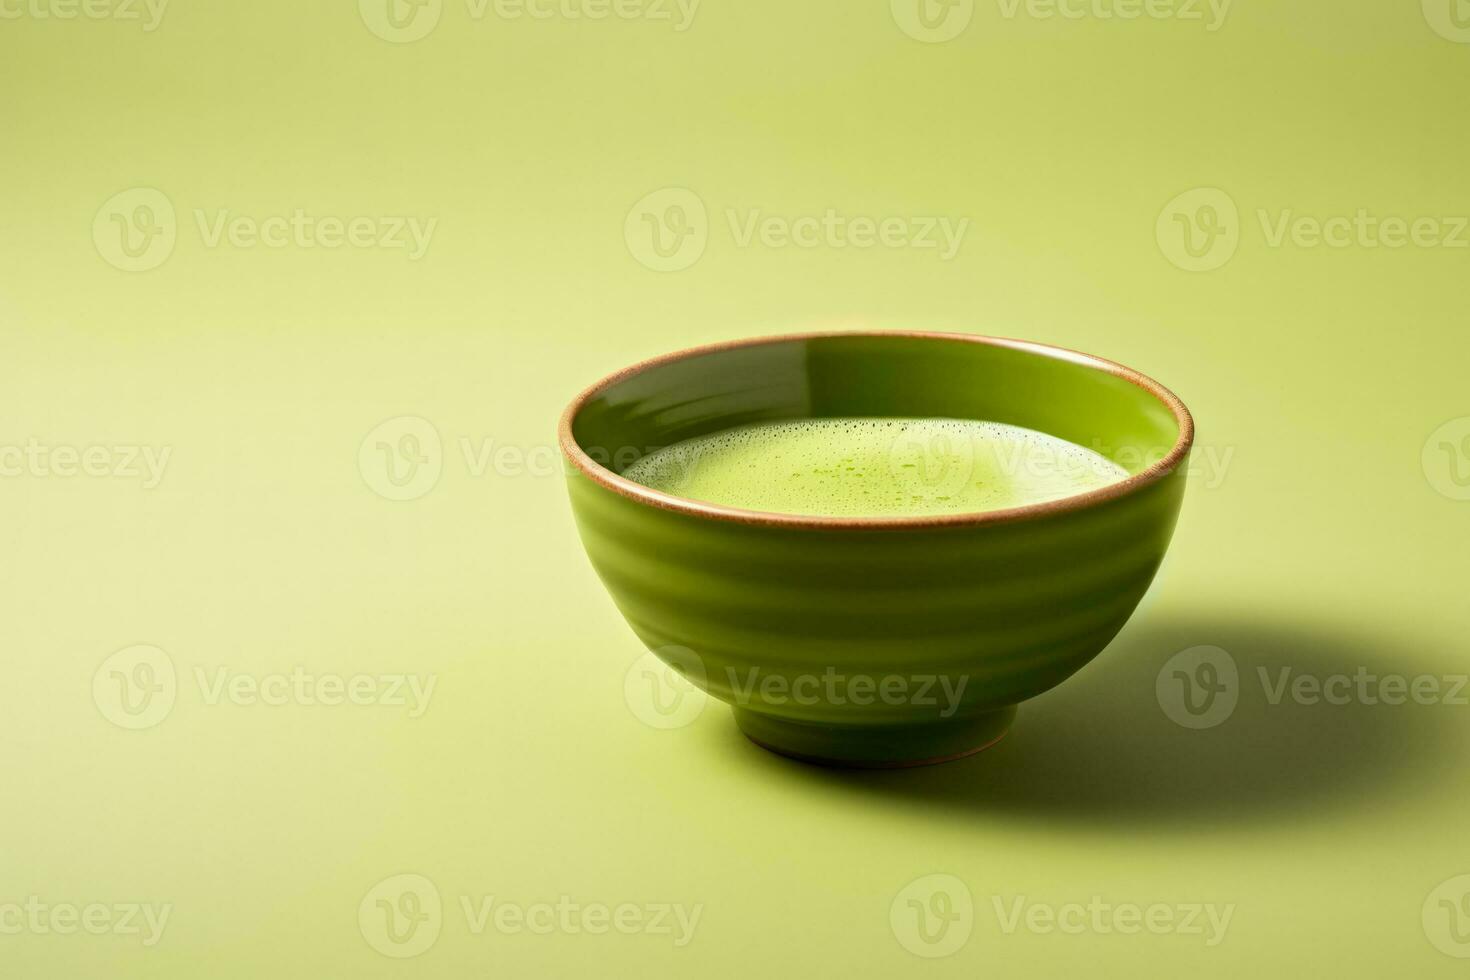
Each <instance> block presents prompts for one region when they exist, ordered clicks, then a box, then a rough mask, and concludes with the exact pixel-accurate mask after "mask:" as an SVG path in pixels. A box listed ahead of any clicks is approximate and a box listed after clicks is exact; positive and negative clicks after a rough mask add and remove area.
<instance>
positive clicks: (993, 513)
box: [557, 330, 1194, 531]
mask: <svg viewBox="0 0 1470 980" xmlns="http://www.w3.org/2000/svg"><path fill="white" fill-rule="evenodd" d="M836 337H909V338H916V339H923V340H944V341H951V342H954V343H969V344H989V345H990V346H992V347H1008V348H1010V349H1012V350H1019V351H1026V352H1027V353H1031V354H1037V355H1039V356H1042V357H1050V358H1054V359H1056V360H1062V361H1070V362H1071V363H1073V364H1079V365H1082V366H1083V367H1089V368H1093V369H1094V370H1097V371H1103V372H1106V373H1107V374H1111V375H1114V376H1115V377H1119V378H1122V379H1124V380H1125V381H1129V382H1131V383H1133V384H1135V385H1137V386H1138V387H1140V388H1142V389H1143V390H1144V391H1147V392H1148V393H1149V394H1151V395H1153V396H1154V397H1155V398H1157V399H1158V400H1159V401H1160V402H1162V403H1163V404H1164V406H1165V407H1167V408H1168V409H1169V411H1170V412H1172V413H1173V415H1174V421H1175V422H1177V423H1178V424H1179V438H1178V440H1177V441H1176V442H1175V443H1174V446H1173V448H1172V449H1170V450H1169V452H1168V454H1167V455H1165V456H1164V458H1162V459H1160V460H1159V461H1158V462H1156V463H1154V464H1152V465H1151V466H1149V467H1148V468H1147V469H1144V470H1142V471H1140V472H1138V473H1135V474H1134V475H1132V476H1130V477H1128V478H1127V479H1126V480H1119V481H1118V482H1117V483H1110V484H1108V485H1107V486H1105V487H1100V488H1098V489H1096V490H1089V491H1087V492H1086V493H1079V494H1074V495H1073V496H1070V497H1062V498H1060V499H1058V500H1050V501H1047V502H1046V503H1041V504H1026V505H1025V506H1022V507H1008V508H1004V509H1001V510H988V511H977V512H975V513H969V514H939V515H922V516H917V517H821V516H807V515H804V514H774V513H770V512H768V511H760V510H746V509H744V508H741V507H726V506H724V505H723V504H712V503H705V502H703V501H699V500H691V499H689V498H687V497H676V496H674V495H673V494H668V493H663V492H661V491H659V490H654V489H652V488H650V487H645V486H643V485H642V484H640V483H634V482H633V481H632V480H629V479H627V478H625V477H622V476H619V475H618V474H616V473H614V472H613V471H612V470H610V469H608V468H607V467H605V466H603V465H602V464H601V463H598V462H597V461H596V460H594V459H593V458H592V457H590V456H588V455H587V453H586V452H584V451H583V450H582V447H581V446H579V445H578V444H577V441H576V439H575V438H573V436H572V420H573V419H575V418H576V417H577V415H578V413H579V412H581V410H582V407H583V406H584V405H586V404H587V402H588V401H590V400H591V399H593V398H594V397H596V396H597V395H599V394H601V393H602V392H603V391H605V390H607V389H608V388H610V387H612V386H613V385H615V384H618V383H619V382H622V381H626V380H627V379H628V378H631V377H633V376H634V375H637V374H642V373H643V372H644V371H647V370H649V369H650V368H655V367H659V366H661V365H664V364H669V363H672V362H674V361H682V360H685V359H687V358H691V357H699V356H701V355H704V354H717V353H719V352H721V351H727V350H735V349H738V348H741V347H757V346H762V345H765V344H784V343H790V342H793V341H801V340H818V339H825V338H836ZM557 434H558V439H559V441H560V443H561V450H562V453H564V454H565V455H566V457H567V459H568V460H570V461H571V463H572V465H574V466H576V467H577V469H578V470H580V471H581V472H582V474H583V475H584V476H586V477H587V478H588V479H590V480H592V481H593V482H594V483H598V484H600V485H602V486H604V487H606V488H607V489H609V490H611V491H613V492H614V493H617V494H621V495H622V496H624V497H627V498H629V499H630V500H636V501H638V502H639V503H643V504H648V505H649V506H651V507H659V508H662V509H663V510H672V511H675V512H677V513H681V514H687V515H689V516H690V517H701V518H705V519H708V520H716V521H731V522H733V523H737V524H754V525H761V526H767V527H788V528H811V529H814V530H836V531H846V530H912V529H915V528H941V527H973V526H978V525H982V524H1008V523H1013V522H1015V521H1024V520H1029V519H1032V518H1040V517H1049V516H1053V515H1056V514H1065V513H1069V512H1071V511H1075V510H1082V509H1084V508H1087V507H1093V506H1096V505H1098V504H1101V503H1105V502H1107V501H1109V500H1115V499H1117V498H1119V497H1123V496H1127V495H1128V494H1130V493H1135V492H1137V491H1139V490H1142V489H1143V488H1144V487H1147V486H1150V485H1151V484H1153V483H1156V482H1158V481H1159V480H1161V479H1163V477H1164V476H1166V475H1167V474H1168V473H1170V472H1172V471H1173V469H1174V467H1175V466H1177V465H1178V464H1179V461H1180V460H1182V459H1183V458H1184V454H1185V453H1187V452H1189V447H1190V446H1191V445H1192V444H1193V443H1194V419H1193V418H1192V417H1191V416H1190V414H1189V409H1187V408H1185V407H1184V403H1183V402H1182V401H1180V400H1179V398H1178V396H1176V395H1175V394H1174V393H1173V392H1172V391H1170V390H1169V389H1168V388H1165V387H1164V386H1163V385H1161V384H1159V383H1158V382H1157V381H1155V380H1153V379H1152V378H1150V377H1148V376H1146V375H1143V374H1140V373H1139V372H1137V371H1135V370H1133V369H1132V368H1130V367H1124V366H1123V365H1122V364H1118V363H1116V362H1114V361H1109V360H1105V359H1104V358H1101V357H1094V356H1093V355H1091V354H1084V353H1082V352H1080V351H1074V350H1069V349H1067V348H1065V347H1053V346H1051V345H1049V344H1038V343H1034V342H1032V341H1029V340H1011V339H1008V338H1005V337H982V336H979V335H977V334H965V333H943V332H938V331H924V330H837V331H825V332H816V333H792V334H780V335H776V336H771V337H751V338H749V339H746V340H732V341H725V342H723V343H716V344H704V345H701V346H699V347H690V348H687V349H685V350H680V351H674V352H673V353H670V354H662V355H660V356H658V357H651V358H649V359H648V360H645V361H639V362H638V363H637V364H634V365H632V366H631V367H626V368H624V369H623V370H621V371H617V372H615V373H613V374H610V375H608V376H607V377H605V378H603V379H602V380H601V381H598V382H596V383H595V384H593V385H591V386H590V387H588V388H587V389H586V390H585V391H583V392H582V393H581V394H580V395H578V396H577V397H576V398H574V399H573V400H572V403H571V404H570V405H568V406H567V407H566V411H564V412H562V416H561V424H560V425H559V426H558V429H557Z"/></svg>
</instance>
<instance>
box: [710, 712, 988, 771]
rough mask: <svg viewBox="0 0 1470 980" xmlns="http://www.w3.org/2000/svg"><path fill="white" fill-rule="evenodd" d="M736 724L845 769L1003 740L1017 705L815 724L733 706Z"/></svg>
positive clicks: (966, 751) (768, 743)
mask: <svg viewBox="0 0 1470 980" xmlns="http://www.w3.org/2000/svg"><path fill="white" fill-rule="evenodd" d="M733 710H734V712H735V724H737V725H739V726H740V730H741V731H742V732H744V733H745V737H746V738H748V739H750V740H751V741H752V742H754V743H755V744H756V745H759V746H760V747H761V748H763V749H768V750H770V751H771V752H775V753H776V754H778V755H784V756H786V757H788V758H791V759H797V760H799V761H801V762H810V763H813V764H814V765H819V766H837V767H841V768H847V769H903V768H907V767H909V766H932V765H935V764H937V763H940V762H950V761H953V760H955V759H963V758H964V757H965V756H967V755H974V754H975V753H976V752H979V751H981V750H983V749H988V748H990V747H991V746H992V745H994V744H995V743H996V742H999V741H1000V740H1001V738H1002V737H1004V735H1005V733H1006V732H1007V731H1009V730H1010V727H1011V721H1012V719H1014V718H1015V717H1016V709H1015V706H1011V707H1008V708H1000V709H998V710H996V711H991V712H987V713H985V714H981V715H966V716H965V717H964V718H958V719H954V720H950V721H942V722H936V723H934V724H928V725H814V724H808V723H805V722H796V721H786V720H783V719H780V718H776V717H774V716H772V715H767V714H762V713H760V712H757V711H750V710H747V709H745V708H734V709H733Z"/></svg>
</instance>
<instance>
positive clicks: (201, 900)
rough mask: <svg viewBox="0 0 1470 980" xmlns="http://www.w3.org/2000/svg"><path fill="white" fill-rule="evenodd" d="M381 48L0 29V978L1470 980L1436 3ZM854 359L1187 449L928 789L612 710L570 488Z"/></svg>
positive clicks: (363, 16)
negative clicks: (1082, 400) (606, 420)
mask: <svg viewBox="0 0 1470 980" xmlns="http://www.w3.org/2000/svg"><path fill="white" fill-rule="evenodd" d="M389 3H390V0H362V3H360V4H355V3H353V2H349V0H337V2H333V3H291V2H286V0H257V2H254V3H249V4H226V3H224V2H222V0H173V2H171V3H167V4H162V3H161V2H160V0H154V2H153V4H152V5H149V4H146V3H144V0H0V82H3V85H4V90H5V93H6V95H5V98H4V100H3V105H0V142H3V146H4V149H5V153H4V157H3V160H4V162H3V173H4V181H3V185H0V269H3V274H0V364H3V368H4V371H3V375H4V385H3V387H4V393H3V405H4V411H3V413H0V470H3V477H0V505H3V507H4V512H5V514H6V515H7V517H6V520H5V521H4V522H3V523H0V543H3V547H4V553H5V557H6V560H5V562H4V566H3V571H0V596H3V598H0V603H3V611H4V617H3V618H4V623H5V642H4V644H3V648H0V649H3V654H0V655H3V667H4V671H3V677H4V683H3V684H0V772H3V773H4V779H5V791H4V794H3V799H4V803H3V805H0V974H3V975H4V976H5V977H7V978H17V980H21V978H25V980H31V978H36V980H61V978H73V977H109V978H145V977H146V978H185V977H190V978H192V977H204V976H207V977H218V978H236V977H242V978H243V977H277V978H286V977H291V978H295V977H301V978H321V977H352V978H374V977H402V978H441V977H442V978H451V977H452V978H462V977H470V976H485V977H497V976H507V977H537V976H546V977H554V976H580V975H585V976H618V977H676V976H678V977H683V976H710V977H734V976H742V977H786V976H846V977H875V978H876V977H894V976H936V977H939V976H952V977H1000V976H1035V977H1042V976H1066V975H1073V974H1077V973H1081V974H1085V975H1095V976H1117V977H1122V976H1135V975H1138V974H1140V973H1142V972H1145V971H1148V972H1150V973H1156V974H1158V975H1188V976H1197V977H1238V976H1240V975H1241V974H1242V973H1245V972H1251V973H1253V974H1256V975H1265V976H1294V975H1298V974H1301V973H1313V974H1318V973H1328V972H1331V973H1333V974H1335V975H1337V976H1343V977H1378V976H1386V975H1413V976H1417V977H1441V976H1442V977H1450V976H1461V975H1463V974H1464V972H1465V970H1466V968H1467V966H1470V964H1467V963H1466V962H1465V958H1466V957H1470V898H1467V896H1470V877H1464V876H1466V875H1470V841H1467V839H1466V836H1465V814H1466V812H1467V806H1470V784H1467V781H1466V778H1465V771H1466V770H1465V766H1466V750H1467V748H1470V706H1467V703H1466V701H1467V694H1470V691H1467V690H1465V689H1463V688H1462V685H1463V683H1464V681H1463V678H1464V674H1465V672H1466V671H1467V669H1470V668H1467V658H1466V653H1467V649H1466V645H1467V636H1470V610H1467V600H1466V583H1467V580H1470V577H1467V573H1470V390H1467V386H1466V364H1467V358H1470V334H1467V327H1470V324H1467V319H1466V300H1465V295H1466V294H1465V285H1466V283H1467V281H1470V275H1467V274H1470V230H1467V228H1466V224H1467V222H1466V217H1465V216H1467V215H1470V181H1467V180H1466V170H1465V161H1466V154H1467V150H1470V137H1467V132H1470V131H1467V129H1466V126H1465V122H1466V115H1465V101H1464V96H1465V92H1466V87H1467V84H1470V4H1467V3H1466V2H1465V0H1424V3H1423V4H1422V6H1421V4H1420V3H1419V2H1418V0H1393V2H1381V3H1372V4H1369V3H1333V2H1327V0H1304V2H1299V3H1292V4H1284V3H1268V2H1265V0H1235V2H1233V3H1230V4H1222V3H1220V2H1218V0H1217V2H1216V3H1215V4H1214V5H1213V6H1212V5H1211V4H1210V3H1208V2H1207V0H1056V2H1047V0H1029V2H1028V0H975V2H973V3H972V2H971V0H954V2H951V3H949V4H945V3H943V2H941V0H925V3H924V4H923V5H920V4H919V3H918V0H893V2H892V3H891V4H890V3H889V2H888V0H863V2H861V3H856V2H852V0H805V2H802V3H790V2H776V0H740V2H734V0H704V2H702V3H699V4H692V3H690V2H686V3H685V4H684V5H683V6H680V5H679V4H678V3H677V2H675V0H524V2H518V0H499V2H498V3H497V2H496V0H486V2H483V3H482V2H480V0H442V2H441V0H420V2H419V3H417V4H415V3H410V2H409V0H391V4H392V6H390V5H389ZM944 229H948V232H949V237H948V238H946V235H945V232H944ZM858 324H861V325H867V326H872V327H920V328H930V329H953V330H968V331H974V332H981V333H992V334H998V335H1002V336H1012V337H1023V338H1029V339H1034V340H1039V341H1045V342H1049V343H1054V344H1060V345H1064V346H1068V347H1074V348H1078V349H1081V350H1085V351H1089V352H1093V353H1097V354H1101V355H1103V356H1106V357H1111V358H1114V359H1116V360H1120V361H1122V362H1124V363H1126V364H1129V365H1132V366H1135V367H1137V368H1139V369H1141V370H1143V371H1145V372H1147V373H1149V374H1152V375H1153V376H1155V377H1157V378H1159V379H1160V380H1162V381H1163V382H1164V383H1165V384H1167V385H1169V386H1170V387H1172V388H1173V389H1174V390H1175V391H1177V392H1178V393H1179V394H1180V395H1181V396H1182V397H1183V398H1184V400H1185V401H1186V402H1187V403H1188V404H1189V406H1190V407H1191V409H1192V410H1193V411H1194V413H1195V416H1196V418H1197V420H1198V423H1199V442H1198V448H1197V450H1196V454H1195V472H1194V474H1193V475H1192V485H1191V488H1190V491H1189V495H1188V498H1187V499H1186V502H1185V512H1184V515H1183V518H1182V520H1181V523H1180V526H1179V529H1178V533H1177V535H1176V537H1175V544H1174V547H1173V550H1172V552H1171V555H1170V557H1169V560H1168V562H1167V563H1166V565H1165V568H1164V571H1163V573H1162V574H1161V576H1160V578H1159V580H1158V582H1157V583H1156V586H1155V589H1154V591H1153V592H1152V593H1151V595H1150V597H1149V598H1148V599H1146V600H1145V603H1144V605H1143V607H1142V608H1141V609H1140V611H1139V613H1138V614H1137V616H1136V617H1135V618H1134V620H1133V622H1132V623H1131V624H1130V626H1129V627H1128V628H1127V629H1126V631H1125V632H1124V633H1123V634H1122V635H1121V636H1120V637H1119V638H1118V640H1117V641H1115V643H1114V644H1113V646H1112V647H1111V648H1109V650H1108V651H1107V652H1105V653H1104V654H1103V655H1102V656H1101V657H1099V659H1098V660H1097V661H1095V662H1094V663H1093V664H1092V665H1091V666H1089V667H1088V668H1087V669H1085V670H1084V671H1083V672H1082V673H1081V674H1079V675H1078V676H1077V677H1075V678H1073V679H1072V680H1071V681H1069V682H1068V683H1066V684H1065V685H1063V686H1062V687H1061V688H1059V689H1057V690H1056V691H1054V692H1051V693H1049V694H1048V695H1046V696H1044V697H1043V698H1041V699H1039V700H1037V701H1035V702H1032V703H1030V704H1028V705H1025V706H1023V708H1022V710H1021V714H1020V717H1019V719H1018V721H1017V725H1016V727H1015V730H1014V731H1013V733H1012V734H1011V736H1010V737H1009V738H1008V739H1007V740H1006V741H1005V742H1003V743H1001V745H999V746H998V747H997V748H995V749H994V750H993V751H989V752H985V753H983V754H981V755H980V756H977V757H974V758H972V759H969V760H966V761H963V762H959V763H955V764H952V765H948V766H943V767H938V768H933V769H925V770H916V771H909V772H898V773H886V774H883V773H880V774H867V775H864V774H851V773H840V772H829V771H822V770H817V769H813V768H808V767H805V766H802V765H799V764H795V763H791V762H787V761H785V760H783V759H780V758H777V757H774V756H772V755H768V754H766V753H764V752H762V751H761V750H759V749H757V748H755V747H753V746H752V745H750V744H749V743H747V742H746V741H745V740H744V739H743V738H742V737H741V736H740V735H739V734H738V733H737V731H736V730H735V728H734V726H733V724H732V723H731V721H730V719H729V717H728V711H727V709H726V708H725V707H724V706H723V705H720V704H716V703H711V704H708V705H705V706H703V708H702V709H701V707H700V705H699V703H698V699H697V698H696V697H695V696H694V695H692V694H689V693H688V692H682V695H681V692H679V691H676V690H673V689H670V690H667V691H659V690H658V689H657V688H655V687H653V686H650V685H649V684H646V683H645V682H646V681H649V678H648V677H646V676H645V675H644V674H643V672H642V667H641V666H640V655H641V653H642V650H641V648H640V646H639V645H638V643H637V642H636V641H635V639H634V637H633V636H632V634H631V632H630V631H629V630H628V629H627V628H626V627H625V626H624V624H623V623H622V621H621V619H620V617H619V616H618V615H617V613H616V611H615V610H614V608H613V607H612V605H611V603H610V601H609V600H608V598H607V597H606V595H605V593H604V592H603V590H602V588H601V587H600V585H599V584H598V582H597V581H596V580H595V577H594V576H593V574H592V572H591V570H590V569H589V567H588V565H587V563H586V560H585V558H584V557H583V555H582V552H581V549H580V546H579V544H578V542H577V539H576V535H575V532H574V529H573V527H572V523H571V519H570V516H569V513H568V508H567V503H566V500H565V493H564V489H563V486H562V482H561V476H560V473H559V470H558V467H557V465H556V464H555V463H554V461H553V453H552V448H551V446H552V441H553V432H554V425H555V420H556V417H557V414H558V412H559V411H560V409H561V407H562V405H563V404H564V403H565V402H566V400H568V399H569V398H570V397H571V396H572V395H573V394H574V393H575V392H576V391H577V390H579V389H580V388H581V387H582V386H584V385H585V384H587V383H589V382H590V381H592V380H594V379H595V378H597V377H598V376H600V375H602V374H604V373H606V372H609V371H611V370H613V369H615V368H618V367H621V366H623V365H625V364H627V363H630V362H632V361H634V360H637V359H640V358H643V357H645V356H649V355H652V354H656V353H660V352H663V351H667V350H671V349H675V348H680V347H684V346H688V345H691V344H696V343H701V342H707V341H714V340H719V339H725V338H733V337H741V336H748V335H753V334H759V333H769V332H777V331H784V330H790V329H802V328H817V327H823V326H840V325H858ZM1200 647H1205V648H1214V649H1206V650H1203V651H1201V650H1199V649H1197V648H1200ZM1181 655H1182V659H1180V660H1174V659H1171V658H1175V657H1176V656H1181ZM1181 664H1182V665H1183V667H1182V668H1181V666H1180V665H1181ZM645 666H646V665H645ZM1176 671H1178V673H1176ZM1181 678H1183V679H1181ZM653 680H655V681H659V682H660V683H662V681H660V679H659V678H657V677H654V678H653ZM1195 680H1200V681H1205V682H1208V684H1207V686H1206V687H1203V688H1200V689H1198V690H1191V689H1189V687H1188V684H1189V683H1193V682H1194V681H1195ZM1176 682H1177V686H1176ZM1283 685H1284V686H1283ZM1324 690H1325V692H1326V693H1325V694H1324V693H1322V692H1323V691H1324ZM1314 692H1315V693H1314ZM1406 692H1407V693H1406ZM681 696H682V698H683V700H677V699H678V698H679V697H681ZM1186 699H1189V700H1188V701H1187V703H1186ZM675 708H677V710H675ZM1192 908H1195V909H1196V911H1195V912H1191V911H1190V910H1191V909H1192ZM1211 913H1213V914H1214V915H1215V919H1214V920H1213V921H1214V924H1213V925H1212V924H1211V923H1212V920H1211V918H1210V915H1211ZM681 916H682V917H683V918H682V919H681ZM1227 917H1228V918H1227ZM681 922H682V923H683V924H682V925H681ZM150 923H151V925H150Z"/></svg>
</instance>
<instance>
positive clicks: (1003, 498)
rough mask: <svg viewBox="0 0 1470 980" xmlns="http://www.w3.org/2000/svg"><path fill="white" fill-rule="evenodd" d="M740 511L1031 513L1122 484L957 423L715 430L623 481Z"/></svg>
mask: <svg viewBox="0 0 1470 980" xmlns="http://www.w3.org/2000/svg"><path fill="white" fill-rule="evenodd" d="M623 475H624V476H626V477H627V478H628V479H630V480H633V481H635V482H637V483H641V484H643V485H644V486H646V487H651V488H652V489H654V490H661V491H663V492H664V493H669V494H673V495H675V496H678V497H686V498H689V499H692V500H701V501H705V502H708V503H713V504H723V505H726V506H730V507H741V508H745V509H747V510H761V511H770V512H774V513H779V514H805V515H814V516H833V517H878V516H901V515H919V514H929V515H933V514H960V513H975V512H977V511H986V510H999V509H1002V508H1006V507H1020V506H1023V505H1026V504H1038V503H1043V502H1045V501H1048V500H1056V499H1058V498H1061V497H1070V496H1072V495H1074V494H1079V493H1085V492H1086V491H1089V490H1096V489H1097V488H1099V487H1104V486H1107V485H1108V484H1110V483H1116V482H1118V481H1119V480H1122V479H1124V478H1125V477H1127V476H1128V472H1127V471H1126V470H1124V469H1123V468H1122V467H1121V466H1118V465H1117V464H1116V463H1113V462H1112V461H1110V460H1108V459H1107V458H1106V457H1104V456H1102V455H1100V454H1099V453H1096V452H1093V451H1092V450H1090V449H1085V448H1083V447H1082V446H1078V445H1074V444H1072V443H1070V442H1067V441H1066V440H1065V439H1058V438H1057V437H1055V436H1049V435H1046V434H1045V433H1042V432H1036V431H1034V430H1031V429H1023V428H1020V427H1018V426H1014V425H1003V424H1001V423H998V422H978V421H971V420H967V419H893V418H827V419H800V420H794V421H789V422H765V423H760V424H757V425H749V426H742V427H740V428H736V429H727V430H725V431H723V432H716V433H713V434H711V435H706V436H700V437H698V438H694V439H688V440H685V441H684V442H680V443H676V444H675V445H672V446H668V447H665V448H663V449H659V450H657V451H655V452H652V453H649V454H648V455H647V456H644V457H643V458H642V459H640V460H638V461H637V462H636V463H634V464H633V465H632V466H630V467H629V468H628V469H627V470H626V471H625V472H624V474H623Z"/></svg>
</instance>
